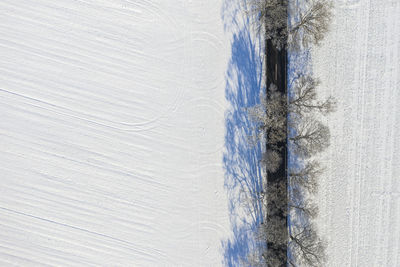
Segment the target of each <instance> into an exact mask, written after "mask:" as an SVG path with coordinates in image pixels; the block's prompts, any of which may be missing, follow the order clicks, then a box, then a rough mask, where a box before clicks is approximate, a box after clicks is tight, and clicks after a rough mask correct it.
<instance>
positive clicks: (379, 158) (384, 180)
mask: <svg viewBox="0 0 400 267" xmlns="http://www.w3.org/2000/svg"><path fill="white" fill-rule="evenodd" d="M334 13H335V16H334V20H333V23H332V27H331V31H330V33H329V34H328V35H327V38H326V40H325V41H324V43H323V45H322V46H321V47H320V48H315V49H314V50H313V52H312V62H313V73H314V75H315V76H317V77H319V78H320V79H321V80H322V82H323V88H322V91H321V92H322V93H323V94H326V95H328V94H331V95H333V96H335V97H336V99H337V100H338V110H337V112H336V113H334V114H333V115H331V116H330V117H328V118H327V119H326V122H327V123H328V125H329V126H330V129H331V133H332V138H331V146H330V149H329V150H328V151H327V152H326V153H324V154H323V155H322V161H323V162H324V163H325V165H326V168H327V170H326V173H325V175H324V176H323V177H322V179H321V181H320V185H321V188H320V192H319V195H318V203H319V206H320V216H319V219H318V225H319V229H320V232H321V236H324V237H325V238H326V239H327V241H328V250H327V252H328V253H327V254H328V257H329V259H328V264H327V266H399V265H400V204H399V203H400V181H399V177H400V171H399V161H400V153H399V150H400V134H399V132H400V128H399V127H400V126H399V125H400V116H399V113H400V105H399V103H400V68H399V63H400V55H399V52H400V39H399V38H400V20H399V16H398V15H399V14H400V2H399V1H394V0H382V1H368V0H353V1H350V0H349V1H344V0H342V1H335V8H334Z"/></svg>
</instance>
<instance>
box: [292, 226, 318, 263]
mask: <svg viewBox="0 0 400 267" xmlns="http://www.w3.org/2000/svg"><path fill="white" fill-rule="evenodd" d="M291 230H292V231H291V232H290V234H289V240H290V241H289V246H290V249H291V254H292V257H293V258H292V259H291V261H290V264H291V265H292V266H298V265H300V266H323V263H324V262H325V260H326V255H325V248H326V243H325V242H324V241H323V240H322V239H320V238H319V237H318V234H317V233H316V230H315V227H314V226H313V225H312V224H308V225H306V226H303V227H299V228H296V229H291Z"/></svg>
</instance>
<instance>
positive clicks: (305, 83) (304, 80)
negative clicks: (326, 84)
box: [289, 75, 336, 116]
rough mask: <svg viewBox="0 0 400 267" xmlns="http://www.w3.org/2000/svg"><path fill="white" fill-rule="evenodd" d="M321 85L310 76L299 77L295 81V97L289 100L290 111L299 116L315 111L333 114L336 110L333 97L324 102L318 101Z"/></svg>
mask: <svg viewBox="0 0 400 267" xmlns="http://www.w3.org/2000/svg"><path fill="white" fill-rule="evenodd" d="M319 85H320V81H319V80H318V79H314V78H313V77H312V76H310V75H306V76H300V77H297V78H296V79H295V80H294V86H293V95H292V96H291V97H290V98H289V111H290V112H291V113H295V114H297V115H299V116H304V115H305V114H306V113H310V112H315V111H317V112H319V113H321V114H323V115H327V114H329V113H331V112H333V111H334V110H335V108H336V102H335V100H334V98H333V97H328V98H327V99H326V100H323V101H321V100H318V99H317V87H318V86H319Z"/></svg>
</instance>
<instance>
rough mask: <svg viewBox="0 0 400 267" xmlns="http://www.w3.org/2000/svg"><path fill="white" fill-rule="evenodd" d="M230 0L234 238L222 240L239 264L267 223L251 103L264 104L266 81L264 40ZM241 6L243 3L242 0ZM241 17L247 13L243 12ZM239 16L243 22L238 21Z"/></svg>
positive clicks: (229, 261) (228, 141)
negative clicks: (252, 139) (251, 139)
mask: <svg viewBox="0 0 400 267" xmlns="http://www.w3.org/2000/svg"><path fill="white" fill-rule="evenodd" d="M229 4H232V5H234V4H233V1H227V2H226V4H225V6H224V7H223V14H222V17H223V19H224V22H225V30H228V31H230V32H233V37H232V41H231V49H232V50H231V58H230V60H229V63H228V67H227V72H226V88H225V97H226V99H227V101H228V102H229V104H230V108H229V109H228V111H227V112H226V114H225V127H226V132H225V152H224V156H223V166H224V169H225V188H226V191H227V194H228V200H229V211H230V222H231V229H232V233H233V235H232V237H231V238H230V239H228V240H222V241H221V242H222V247H223V249H224V265H225V266H238V265H239V263H240V262H243V261H246V256H247V255H248V254H249V252H250V251H251V250H252V249H253V248H254V247H255V246H257V243H256V241H255V239H254V233H255V231H256V227H257V225H258V224H260V223H261V222H262V210H261V205H260V202H259V201H257V199H256V198H254V197H253V196H257V195H258V194H259V192H260V191H262V169H261V166H260V159H261V154H262V150H261V144H257V145H252V144H250V143H249V136H251V135H252V134H253V133H252V129H254V127H255V125H254V123H253V122H252V121H251V120H250V118H249V117H248V114H247V111H246V108H248V107H251V106H254V105H256V104H258V103H259V95H260V92H262V91H264V90H265V87H264V85H263V84H262V63H263V62H262V60H263V54H264V53H263V45H261V46H260V45H258V44H260V43H261V42H260V40H254V39H256V38H254V34H253V36H252V29H251V27H250V23H249V21H248V20H247V19H245V18H244V16H245V15H244V14H243V12H241V11H238V9H235V8H232V6H229ZM236 5H237V4H236ZM240 16H241V17H240ZM238 19H239V20H240V22H238Z"/></svg>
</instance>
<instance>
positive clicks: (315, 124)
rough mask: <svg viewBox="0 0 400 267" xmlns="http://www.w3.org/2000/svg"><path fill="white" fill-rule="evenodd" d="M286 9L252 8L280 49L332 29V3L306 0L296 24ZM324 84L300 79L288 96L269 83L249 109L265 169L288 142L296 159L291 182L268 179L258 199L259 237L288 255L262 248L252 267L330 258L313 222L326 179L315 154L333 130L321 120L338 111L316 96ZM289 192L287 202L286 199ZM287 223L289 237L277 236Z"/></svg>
mask: <svg viewBox="0 0 400 267" xmlns="http://www.w3.org/2000/svg"><path fill="white" fill-rule="evenodd" d="M287 5H288V1H287V0H252V1H251V2H250V4H249V5H248V6H249V8H248V10H249V14H250V15H251V16H252V17H255V18H256V20H255V24H256V25H257V30H258V31H259V32H260V33H263V34H264V36H265V39H266V40H270V41H271V42H272V44H273V45H275V46H276V48H277V49H288V50H291V49H295V50H299V49H304V48H307V47H309V46H310V45H318V44H319V43H320V41H321V40H322V39H323V37H324V34H325V33H326V31H327V30H328V26H329V22H330V19H331V7H332V5H331V4H330V2H327V1H325V0H308V1H305V6H304V7H303V8H302V9H301V10H298V12H297V20H295V21H294V22H290V23H287V19H288V16H287ZM283 25H286V26H284V27H283ZM320 84H321V83H320V81H319V80H317V79H314V78H313V77H312V76H310V75H299V76H298V77H296V78H295V79H294V81H293V84H292V88H291V94H289V95H285V94H282V93H281V92H278V91H277V90H276V86H275V85H274V84H271V85H270V86H269V87H268V90H267V92H268V93H267V95H260V100H261V101H260V102H261V103H260V104H259V105H256V106H254V107H251V108H249V110H248V113H249V116H250V117H251V118H252V119H253V120H254V121H255V122H256V123H257V128H256V129H255V135H254V137H255V139H256V140H264V139H265V140H266V142H267V144H268V146H267V147H268V149H267V150H266V151H265V153H264V154H263V158H262V163H263V165H264V166H265V168H266V170H267V171H268V172H270V173H274V172H275V171H277V170H278V169H279V168H280V166H281V164H282V162H283V161H284V160H285V159H283V158H282V157H281V155H282V153H280V150H281V149H282V147H280V146H279V144H281V143H282V142H285V141H286V142H287V146H288V147H287V148H284V149H288V150H289V156H292V157H294V158H296V159H297V160H296V161H295V164H293V166H289V167H288V169H287V176H288V177H287V183H271V182H270V183H267V181H265V184H264V189H263V191H262V192H259V193H258V195H257V196H255V197H254V199H255V200H257V201H261V202H262V204H263V207H264V210H265V212H266V216H265V218H264V221H263V223H262V224H260V225H259V227H258V231H257V239H258V240H259V241H267V240H268V243H271V242H273V243H274V244H276V245H277V246H278V247H279V246H281V245H283V246H287V249H288V254H289V257H287V255H280V253H281V252H280V251H274V247H275V245H274V246H268V245H266V246H261V247H260V248H259V249H258V250H256V251H252V252H251V253H250V255H249V258H248V263H250V264H251V265H252V266H286V264H288V265H291V266H322V265H323V263H324V261H325V259H326V256H325V247H326V244H325V242H324V241H323V239H322V238H320V237H319V236H318V233H317V229H316V227H315V225H314V224H313V219H314V218H315V217H316V216H317V214H318V206H317V205H316V203H314V202H313V196H314V195H315V194H316V193H317V190H318V178H319V177H321V175H323V168H322V166H321V164H320V163H319V162H318V160H317V159H316V158H317V157H316V155H317V154H318V153H320V152H322V151H324V150H325V149H326V148H327V147H328V146H329V139H330V133H329V128H328V127H327V126H326V125H324V124H323V123H322V122H321V121H319V120H318V118H319V117H320V116H321V115H327V114H329V113H331V112H332V111H334V109H335V101H334V99H333V98H332V97H329V98H326V99H319V98H318V94H317V89H318V88H319V86H320ZM286 187H287V188H286ZM286 193H287V199H282V196H284V195H285V194H286ZM288 221H290V222H289V223H288V226H287V228H288V229H287V236H285V235H282V234H279V233H280V230H279V229H281V227H282V225H286V223H287V222H288ZM286 260H287V262H286V264H285V265H283V261H286Z"/></svg>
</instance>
